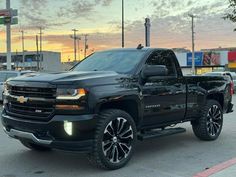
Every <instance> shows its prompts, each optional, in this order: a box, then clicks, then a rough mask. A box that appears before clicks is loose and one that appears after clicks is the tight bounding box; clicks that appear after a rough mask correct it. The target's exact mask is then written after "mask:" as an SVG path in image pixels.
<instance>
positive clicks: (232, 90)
mask: <svg viewBox="0 0 236 177" xmlns="http://www.w3.org/2000/svg"><path fill="white" fill-rule="evenodd" d="M233 94H234V83H233V81H231V82H230V95H233Z"/></svg>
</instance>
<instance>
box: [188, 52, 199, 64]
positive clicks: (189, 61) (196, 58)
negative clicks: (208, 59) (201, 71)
mask: <svg viewBox="0 0 236 177" xmlns="http://www.w3.org/2000/svg"><path fill="white" fill-rule="evenodd" d="M194 55H195V56H194V60H195V66H202V59H203V53H202V52H195V53H194ZM187 66H192V53H187Z"/></svg>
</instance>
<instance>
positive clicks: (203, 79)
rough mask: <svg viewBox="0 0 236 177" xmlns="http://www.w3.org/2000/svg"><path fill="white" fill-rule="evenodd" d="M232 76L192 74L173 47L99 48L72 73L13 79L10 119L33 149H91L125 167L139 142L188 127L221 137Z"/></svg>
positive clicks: (7, 97) (16, 134) (9, 128)
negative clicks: (186, 124) (185, 73)
mask: <svg viewBox="0 0 236 177" xmlns="http://www.w3.org/2000/svg"><path fill="white" fill-rule="evenodd" d="M232 93H233V88H232V85H231V84H230V80H229V79H228V78H225V77H211V76H187V77H184V76H183V74H182V72H181V68H180V66H179V63H178V61H177V59H176V56H175V54H174V52H173V51H171V50H168V49H155V48H142V47H138V48H137V49H135V48H134V49H114V50H108V51H102V52H96V53H94V54H92V55H90V56H89V57H87V58H86V59H85V60H83V61H82V62H80V63H79V64H77V65H76V66H75V67H74V68H73V69H72V70H71V71H70V72H62V73H61V72H60V73H52V74H40V73H33V74H30V75H27V76H21V77H18V78H14V79H12V80H10V81H8V82H7V83H6V84H5V91H4V104H3V105H4V110H3V112H2V119H1V120H2V124H3V126H4V131H5V132H6V134H8V135H9V136H10V137H13V138H16V139H18V140H20V142H21V143H22V144H23V145H24V146H26V147H27V148H30V149H33V150H41V151H46V150H51V149H60V150H66V151H77V152H78V151H79V152H84V153H87V154H88V159H89V160H91V161H92V162H94V163H95V164H96V165H98V166H99V167H102V168H105V169H110V170H113V169H118V168H121V167H123V166H124V165H125V164H126V163H127V162H128V161H129V160H130V158H131V156H132V154H133V152H134V150H135V145H136V142H137V140H144V139H148V138H155V137H162V136H166V135H172V134H176V133H182V132H185V129H184V128H179V127H177V128H176V127H174V125H176V124H178V123H183V122H191V124H192V128H193V132H194V134H195V135H196V136H197V137H198V138H199V139H201V140H206V141H211V140H215V139H217V138H218V136H219V135H220V133H221V130H222V125H223V114H224V113H229V112H232V108H233V104H232V103H231V100H232Z"/></svg>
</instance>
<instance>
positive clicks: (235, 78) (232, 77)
mask: <svg viewBox="0 0 236 177" xmlns="http://www.w3.org/2000/svg"><path fill="white" fill-rule="evenodd" d="M204 75H205V76H229V77H230V80H231V84H232V85H233V88H234V93H235V91H236V73H235V72H229V71H224V72H208V73H205V74H204Z"/></svg>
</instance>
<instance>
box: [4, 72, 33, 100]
mask: <svg viewBox="0 0 236 177" xmlns="http://www.w3.org/2000/svg"><path fill="white" fill-rule="evenodd" d="M28 73H32V71H0V101H3V90H4V88H3V87H4V82H5V81H6V80H8V79H10V78H14V77H17V76H21V75H24V74H28Z"/></svg>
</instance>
